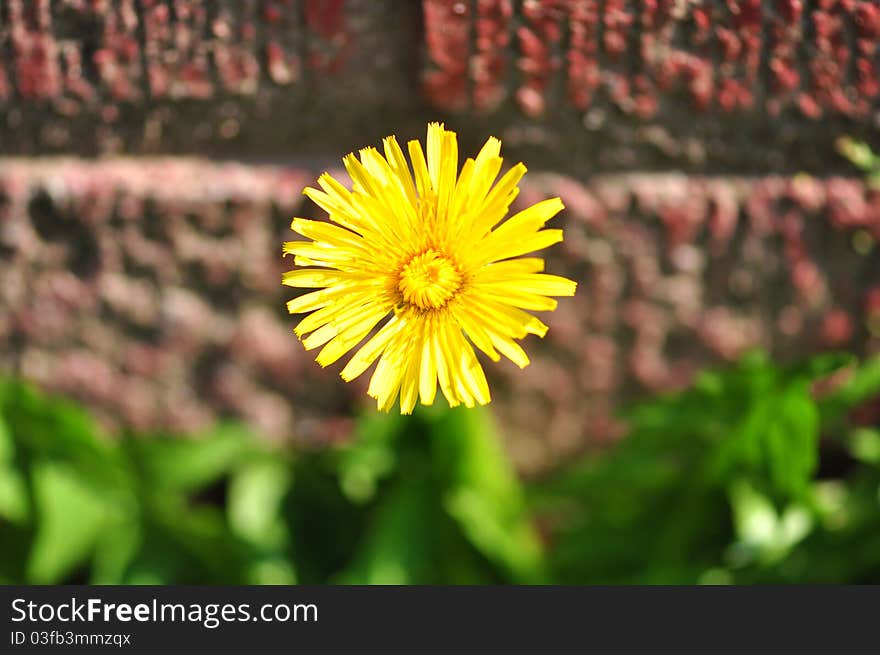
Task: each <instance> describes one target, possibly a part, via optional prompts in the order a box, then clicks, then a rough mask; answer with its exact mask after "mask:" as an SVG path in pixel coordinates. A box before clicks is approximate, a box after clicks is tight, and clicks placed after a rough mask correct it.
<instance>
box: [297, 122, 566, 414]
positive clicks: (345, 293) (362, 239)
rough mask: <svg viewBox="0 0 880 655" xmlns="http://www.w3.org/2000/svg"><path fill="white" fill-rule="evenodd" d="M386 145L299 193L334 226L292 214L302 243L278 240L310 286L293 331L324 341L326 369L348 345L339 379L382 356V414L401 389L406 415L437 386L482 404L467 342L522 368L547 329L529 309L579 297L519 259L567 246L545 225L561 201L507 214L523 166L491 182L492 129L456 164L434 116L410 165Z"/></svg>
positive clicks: (482, 386)
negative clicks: (526, 342) (346, 181)
mask: <svg viewBox="0 0 880 655" xmlns="http://www.w3.org/2000/svg"><path fill="white" fill-rule="evenodd" d="M383 150H384V156H383V153H380V152H379V151H378V150H377V149H376V148H364V149H363V150H361V151H360V152H359V155H360V156H359V157H356V156H355V155H354V154H353V153H352V154H349V155H348V156H346V157H345V158H344V160H343V161H344V164H345V168H346V170H347V171H348V174H349V176H350V177H351V180H352V183H353V185H352V188H351V189H348V188H347V187H346V186H345V185H343V184H342V183H340V182H339V181H338V180H336V179H334V178H333V177H332V176H331V175H330V174H329V173H324V174H323V175H321V176H320V177H319V178H318V186H320V189H315V188H308V189H306V190H305V194H306V195H307V196H308V197H309V198H310V199H311V200H313V201H314V202H315V203H316V204H317V205H318V206H319V207H321V208H322V209H324V210H325V211H326V212H327V213H328V215H329V222H328V221H318V220H309V219H306V218H294V219H293V223H292V224H291V229H293V230H294V231H295V232H297V233H298V234H300V235H302V236H304V237H306V239H308V240H307V241H290V242H287V243H285V244H284V254H285V255H293V256H294V265H295V266H296V268H295V269H294V270H292V271H288V272H286V273H284V277H283V283H284V284H285V285H288V286H291V287H298V288H305V289H313V291H309V292H307V293H305V294H304V295H301V296H299V297H297V298H294V299H293V300H291V301H290V302H289V303H288V304H287V309H288V310H289V311H290V313H292V314H293V313H302V314H306V316H305V317H304V318H303V319H302V320H301V321H300V322H299V324H298V325H297V326H296V328H295V332H296V334H297V336H298V337H299V338H300V339H301V340H302V342H303V345H304V346H305V348H306V349H307V350H311V349H314V348H319V347H321V350H320V352H319V353H318V356H317V361H318V363H319V364H320V365H321V366H327V365H329V364H332V363H333V362H335V361H337V360H338V359H339V358H341V357H343V356H344V355H346V354H347V353H349V352H351V351H353V350H354V355H353V356H352V357H351V358H350V359H349V360H348V362H347V363H346V365H345V367H344V368H343V369H342V372H341V376H342V378H343V379H344V380H346V381H351V380H353V379H355V378H356V377H358V376H359V375H361V374H362V373H364V372H365V371H366V370H367V369H368V368H369V367H370V366H371V365H372V364H373V363H374V362H376V360H378V364H377V365H376V368H375V371H374V372H373V375H372V378H371V379H370V383H369V388H368V390H367V393H368V394H369V395H370V396H372V397H373V398H375V399H376V401H377V403H378V407H379V409H381V410H385V411H387V410H389V409H390V408H391V407H393V406H394V403H395V401H396V400H397V399H398V397H399V398H400V411H401V413H404V414H409V413H411V412H412V411H413V408H414V407H415V405H416V403H417V402H418V401H419V400H421V402H422V403H423V404H425V405H430V404H432V403H433V402H434V399H435V396H436V394H437V387H438V384H439V387H440V390H441V392H442V393H443V395H444V396H445V397H446V400H447V401H448V403H449V405H450V406H453V407H454V406H456V405H459V404H464V405H466V406H468V407H472V406H474V405H475V404H481V405H484V404H486V403H488V402H489V400H490V395H489V386H488V384H487V382H486V376H485V374H484V372H483V368H482V366H481V365H480V362H479V361H478V360H477V356H476V353H475V352H474V347H476V348H477V349H479V350H480V351H482V352H483V353H485V355H486V356H488V357H489V358H490V359H492V360H494V361H497V360H499V359H500V356H501V355H504V356H505V357H507V358H509V359H510V360H512V361H513V362H514V363H515V364H517V365H518V366H520V367H525V366H526V365H528V363H529V358H528V356H527V355H526V353H525V351H524V350H523V349H522V347H521V346H520V345H519V343H517V342H518V341H519V340H521V339H523V338H524V337H525V336H526V335H528V334H535V335H538V336H539V337H543V336H544V334H545V333H546V332H547V326H546V325H545V324H544V323H542V322H541V321H540V320H538V318H536V317H535V316H533V315H532V314H530V313H528V311H526V310H531V311H550V310H553V309H555V308H556V301H555V300H554V299H553V298H551V297H550V296H571V295H573V294H574V291H575V283H574V282H572V281H571V280H568V279H566V278H563V277H559V276H556V275H548V274H545V273H544V272H543V270H544V262H543V260H542V259H540V258H537V257H522V255H525V254H528V253H532V252H534V251H537V250H541V249H543V248H546V247H547V246H550V245H552V244H554V243H557V242H559V241H562V230H559V229H544V225H545V224H546V223H547V221H548V220H550V219H551V218H552V217H553V216H554V215H556V214H557V213H558V212H559V211H560V210H561V209H562V208H563V205H562V202H561V201H560V200H559V198H552V199H549V200H544V201H543V202H539V203H537V204H535V205H532V206H531V207H528V208H527V209H524V210H523V211H521V212H519V213H517V214H515V215H513V216H511V217H509V218H507V219H506V220H505V217H506V216H507V212H508V208H509V207H510V204H511V203H512V202H513V200H514V198H516V196H517V194H518V192H519V190H518V187H517V185H518V183H519V181H520V179H521V178H522V177H523V175H524V174H525V172H526V168H525V166H524V165H523V164H521V163H520V164H517V165H515V166H514V167H512V168H511V169H510V170H508V171H507V172H506V173H505V174H504V175H502V176H501V177H500V179H498V176H499V173H500V172H501V166H502V158H501V156H500V154H501V142H500V141H499V140H498V139H496V138H489V139H488V141H487V142H486V144H485V145H484V146H483V148H482V149H481V150H480V152H479V153H478V154H477V156H476V157H475V158H469V159H467V160H466V161H465V163H464V165H463V166H462V168H461V170H460V171H459V170H458V142H457V138H456V135H455V133H454V132H451V131H449V130H446V129H444V127H443V125H441V124H438V123H431V124H430V125H429V126H428V138H427V147H426V148H425V150H423V149H422V145H421V143H420V142H419V141H417V140H413V141H410V142H409V143H408V144H407V150H408V152H409V161H410V163H411V166H412V169H410V164H408V163H407V160H406V158H405V156H404V152H403V150H402V149H401V147H400V145H399V144H398V142H397V140H396V138H395V137H393V136H389V137H387V138H386V139H384V141H383ZM496 180H497V182H496ZM362 342H364V343H363V344H362V345H361V343H362ZM358 346H360V347H358Z"/></svg>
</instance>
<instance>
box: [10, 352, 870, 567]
mask: <svg viewBox="0 0 880 655" xmlns="http://www.w3.org/2000/svg"><path fill="white" fill-rule="evenodd" d="M835 371H839V372H838V373H837V375H838V376H840V377H841V379H842V382H841V383H839V384H837V385H834V386H832V390H831V391H826V392H822V393H816V392H815V389H814V387H815V382H816V381H817V380H823V379H825V378H827V376H828V375H829V374H832V373H834V372H835ZM878 394H880V360H870V361H867V362H864V363H856V362H854V361H851V360H850V359H849V358H847V357H841V356H822V357H818V358H814V359H812V360H810V361H808V362H806V363H804V364H800V365H792V366H784V367H782V366H777V365H774V364H773V363H771V362H770V361H769V360H768V359H767V358H765V357H763V356H761V355H757V354H754V355H750V356H747V357H745V358H743V359H742V360H741V361H740V362H739V363H738V364H737V365H736V366H734V367H732V368H730V369H728V370H725V371H721V372H706V373H704V374H702V375H701V376H700V377H699V378H698V379H697V380H696V382H695V383H694V385H693V386H692V387H691V388H690V389H688V390H686V391H683V392H680V393H676V394H669V395H663V396H659V397H654V398H648V399H646V400H643V401H641V402H639V403H637V404H636V405H635V406H633V407H632V408H630V409H629V410H628V411H627V412H626V413H625V416H624V418H625V419H626V420H627V422H628V425H629V435H628V436H627V437H626V438H625V439H624V440H623V441H622V442H621V443H620V444H618V445H617V446H615V447H613V448H612V449H610V450H609V451H608V452H602V453H595V454H590V455H585V456H584V457H582V458H576V459H574V460H573V461H571V462H570V463H568V464H566V465H565V466H563V467H562V468H561V469H560V470H557V471H555V472H553V473H551V474H549V475H547V476H545V477H543V478H542V479H540V480H535V481H531V482H529V483H527V484H525V485H523V483H521V482H520V481H519V480H518V478H517V476H516V475H515V472H514V471H513V469H512V467H511V464H510V462H509V461H508V459H507V457H506V454H505V451H504V449H503V447H502V444H501V440H500V439H499V438H498V435H497V433H496V430H495V428H494V426H493V424H492V421H491V412H489V411H486V410H448V409H440V408H439V407H435V408H421V410H422V411H419V412H417V413H416V415H415V416H414V417H401V416H396V415H393V414H389V415H385V414H375V413H369V414H366V415H364V416H363V417H362V418H361V419H360V420H359V422H358V425H357V430H356V435H355V437H354V438H353V439H352V441H351V442H350V443H348V444H346V445H344V446H339V447H328V448H325V449H321V450H314V451H299V452H292V451H291V450H290V449H289V448H282V447H278V446H272V445H269V444H267V443H266V442H264V441H261V440H259V439H257V438H254V436H253V435H250V434H248V433H247V432H246V431H244V430H243V429H241V428H239V427H237V426H234V425H223V426H219V427H218V428H216V429H215V430H213V431H212V432H210V433H209V434H203V435H194V436H190V437H185V438H184V437H180V436H174V435H162V434H153V435H132V434H123V435H120V436H119V437H114V438H112V439H111V438H108V437H105V436H103V435H102V434H101V431H100V430H99V429H98V428H97V427H96V425H95V424H94V423H93V421H92V419H91V418H90V416H89V414H88V413H87V412H86V411H84V410H83V409H81V408H79V407H77V406H75V405H73V404H71V403H69V402H67V401H64V400H61V399H58V398H52V397H46V396H44V395H42V394H41V393H39V392H37V391H36V390H34V389H33V388H31V387H30V386H28V385H26V384H23V383H20V382H17V381H13V380H7V381H4V382H2V383H0V582H2V583H22V582H23V583H61V582H88V583H132V584H133V583H150V584H163V583H228V584H235V583H252V584H288V583H297V582H299V583H322V582H338V583H353V584H360V583H390V584H417V583H451V584H457V583H472V584H482V583H502V582H513V583H542V582H554V583H666V584H670V583H696V582H703V583H753V582H841V583H842V582H854V583H858V582H863V583H864V582H875V583H876V582H880V431H878V430H877V429H876V428H874V427H870V426H865V425H856V424H855V423H854V422H853V420H852V410H853V408H854V407H857V406H859V405H861V404H863V403H864V402H865V401H866V400H868V399H871V398H876V397H877V395H878Z"/></svg>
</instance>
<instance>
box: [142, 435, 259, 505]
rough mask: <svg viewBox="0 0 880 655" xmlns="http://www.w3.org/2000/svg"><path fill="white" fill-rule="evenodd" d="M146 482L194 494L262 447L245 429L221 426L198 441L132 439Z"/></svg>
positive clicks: (161, 487) (157, 438)
mask: <svg viewBox="0 0 880 655" xmlns="http://www.w3.org/2000/svg"><path fill="white" fill-rule="evenodd" d="M126 446H127V448H128V449H129V450H130V453H131V456H132V457H133V458H134V460H135V461H136V462H137V463H138V464H139V467H140V469H141V471H142V475H143V477H144V478H145V479H146V480H149V481H150V482H151V483H152V484H155V485H156V486H157V487H158V488H159V489H170V490H177V491H192V490H195V489H197V488H199V487H203V486H205V485H207V484H210V483H211V482H213V481H215V480H217V479H219V478H220V477H222V476H223V475H225V474H227V473H229V472H230V471H231V470H232V469H233V468H235V466H237V465H238V464H240V463H241V462H242V461H243V460H244V459H245V458H246V456H247V455H249V454H252V453H258V452H260V451H261V449H262V446H261V445H260V444H259V442H258V441H256V439H255V438H254V437H253V436H252V435H251V434H250V433H248V432H247V430H245V429H244V428H243V427H239V426H235V425H222V426H219V427H218V428H216V429H215V430H213V431H211V432H207V433H204V434H201V435H197V436H196V437H192V438H187V437H182V436H181V437H174V438H169V437H166V436H158V437H152V438H143V437H140V438H129V439H127V441H126Z"/></svg>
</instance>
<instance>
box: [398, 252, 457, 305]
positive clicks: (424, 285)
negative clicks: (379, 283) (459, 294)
mask: <svg viewBox="0 0 880 655" xmlns="http://www.w3.org/2000/svg"><path fill="white" fill-rule="evenodd" d="M459 287H461V273H459V272H458V269H457V268H456V267H455V264H453V263H452V262H451V261H450V260H449V259H447V258H446V257H444V256H443V255H441V254H440V253H438V252H437V251H435V250H426V251H425V252H423V253H422V254H421V255H416V256H415V257H413V258H412V259H411V260H410V262H409V263H408V264H407V265H406V266H404V267H403V270H401V272H400V281H399V282H398V283H397V288H398V289H399V290H400V293H401V295H402V296H403V300H404V301H405V302H408V303H409V304H411V305H415V306H416V307H419V308H421V309H439V308H440V307H443V305H445V304H446V303H447V302H448V301H449V299H450V298H452V296H454V295H455V292H456V291H458V289H459Z"/></svg>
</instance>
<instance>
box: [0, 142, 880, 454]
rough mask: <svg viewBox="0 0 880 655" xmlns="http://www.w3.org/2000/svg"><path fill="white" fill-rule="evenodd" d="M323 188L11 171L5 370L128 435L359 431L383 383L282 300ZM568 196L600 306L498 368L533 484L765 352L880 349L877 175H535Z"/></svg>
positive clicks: (582, 282)
mask: <svg viewBox="0 0 880 655" xmlns="http://www.w3.org/2000/svg"><path fill="white" fill-rule="evenodd" d="M314 175H315V173H314V172H311V171H304V170H299V169H290V168H282V167H275V166H261V167H257V166H244V165H238V164H212V163H209V162H206V161H200V160H192V159H149V160H144V159H122V160H105V161H100V162H95V163H90V162H84V161H82V160H63V159H53V160H14V159H13V160H3V161H0V253H2V264H3V285H2V287H0V343H4V344H7V347H5V348H3V350H2V353H0V357H2V359H0V366H2V368H3V369H4V370H19V371H21V372H22V373H23V374H24V375H25V376H26V377H28V378H29V379H32V380H36V381H38V382H39V383H40V384H42V385H43V386H45V387H47V388H49V389H52V390H55V391H60V392H63V393H65V394H67V395H70V396H73V397H76V398H79V399H81V400H83V401H86V402H87V403H89V404H90V405H91V406H93V407H95V408H97V409H98V411H99V412H100V414H101V416H102V418H103V419H104V420H105V422H107V423H108V424H111V425H120V424H128V425H132V426H134V427H137V428H139V429H156V428H167V429H171V430H195V429H198V428H200V427H204V426H206V425H208V424H209V423H210V422H211V421H212V420H214V418H215V417H216V416H218V415H219V416H230V417H236V418H240V419H243V420H245V421H248V422H250V423H251V424H253V425H254V426H255V427H256V428H258V429H260V430H261V431H263V432H264V433H265V434H267V435H269V436H272V437H276V438H288V437H293V438H296V439H299V440H301V441H306V442H314V441H318V442H320V441H326V440H333V439H336V438H339V437H340V436H342V435H344V434H345V431H346V429H347V420H348V419H349V418H350V417H351V415H352V412H353V411H354V410H355V409H356V408H357V407H361V406H363V407H366V406H369V405H370V401H369V399H368V398H366V397H365V395H364V388H363V386H364V384H365V380H359V381H358V382H357V383H355V384H351V385H347V384H345V383H343V382H342V381H341V380H340V379H339V378H338V371H339V370H340V368H341V365H339V366H333V367H330V368H329V369H327V370H321V369H320V367H319V366H318V365H317V364H316V363H315V362H314V360H313V357H312V356H311V354H309V353H306V352H305V351H304V350H303V349H302V347H301V346H300V345H299V343H298V342H297V340H296V338H295V337H294V335H293V332H292V326H293V323H294V321H293V319H292V318H290V317H288V316H287V315H286V314H285V310H284V301H285V300H287V299H288V297H289V295H290V294H291V293H292V292H291V290H289V289H286V288H282V287H281V286H280V284H279V280H280V277H281V272H282V271H283V270H284V269H285V267H287V264H288V263H285V262H283V261H282V258H281V255H280V244H281V242H282V241H283V240H284V239H285V238H288V237H289V231H288V224H289V217H290V216H292V215H295V214H303V213H305V214H307V215H317V214H316V213H315V208H314V207H313V206H307V205H306V202H307V201H305V200H304V199H303V197H302V196H301V194H300V191H301V189H302V187H303V186H304V185H305V184H307V183H310V182H311V180H312V179H313V177H314ZM551 195H559V196H560V197H561V198H562V199H563V202H564V203H565V205H566V208H567V209H566V210H565V212H564V213H563V214H562V215H561V217H560V218H559V219H558V220H559V224H560V225H561V226H562V227H564V229H565V230H566V240H565V242H564V243H563V244H562V245H561V246H558V247H557V248H556V249H555V250H553V251H551V252H550V253H548V263H547V268H548V270H550V271H552V272H554V273H560V274H565V275H568V276H570V277H572V278H573V279H575V280H578V282H579V291H578V294H577V295H576V296H575V297H574V298H572V299H567V300H566V301H565V302H561V303H560V305H559V309H558V310H557V311H556V312H554V313H551V314H547V315H546V316H544V317H543V318H544V320H545V321H546V322H547V323H548V324H549V326H550V332H549V333H548V335H547V337H546V339H545V340H544V341H543V342H542V341H540V340H539V339H537V338H534V337H532V338H530V340H529V341H528V342H527V343H526V344H525V346H526V350H527V351H528V352H529V353H530V354H531V355H533V363H532V364H531V366H529V367H528V368H526V369H525V370H524V371H520V370H519V369H518V368H516V367H515V366H514V365H513V364H510V363H509V362H507V363H500V364H491V363H489V366H488V370H489V375H490V378H491V379H490V382H491V384H492V388H493V393H494V395H495V407H496V410H497V413H498V416H499V418H500V420H501V421H502V423H503V424H504V426H505V433H506V434H507V435H508V436H509V439H510V442H511V445H512V447H513V448H514V453H515V454H516V456H517V458H518V460H519V461H520V463H521V464H522V465H523V466H524V467H529V468H540V467H541V466H543V465H545V464H547V463H548V462H550V461H553V460H555V459H556V458H558V457H561V456H564V455H565V454H566V453H569V452H571V451H572V450H575V449H577V448H580V447H582V446H583V445H584V443H585V441H586V440H587V439H589V438H593V439H607V438H612V437H613V436H614V434H615V430H616V428H615V425H614V422H613V419H612V412H613V408H614V407H615V406H616V404H617V403H619V402H620V400H621V399H623V398H631V397H633V395H634V394H639V393H643V392H646V391H652V390H659V389H667V388H674V387H676V386H679V385H682V384H685V383H687V381H688V380H689V379H690V377H691V376H692V374H693V373H694V372H695V371H696V370H697V369H699V368H700V367H703V366H706V365H710V364H717V363H721V362H724V361H727V360H730V359H731V358H734V357H736V356H737V355H738V354H740V353H741V352H742V351H743V350H745V349H747V348H750V347H753V346H763V347H766V348H769V349H771V350H773V351H774V352H776V353H777V354H779V355H780V356H784V357H786V356H793V355H798V354H800V353H803V352H814V351H819V350H822V349H826V348H846V349H851V350H854V351H856V352H863V353H864V352H876V351H878V350H880V257H878V247H877V245H876V243H877V240H878V239H880V193H878V192H876V191H870V190H868V189H866V187H865V185H864V184H863V183H862V182H861V181H859V180H857V179H844V178H826V179H815V178H807V177H796V178H788V177H762V178H731V177H694V176H683V175H678V174H635V175H610V176H599V177H596V178H593V179H591V180H589V181H587V182H579V181H576V180H574V179H572V178H570V177H566V176H561V175H557V174H551V173H531V174H529V175H528V176H527V177H526V183H525V185H524V187H523V192H522V194H521V197H520V198H519V199H518V201H517V204H518V205H522V204H525V203H531V202H534V201H537V200H539V199H542V198H544V197H547V196H551Z"/></svg>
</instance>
